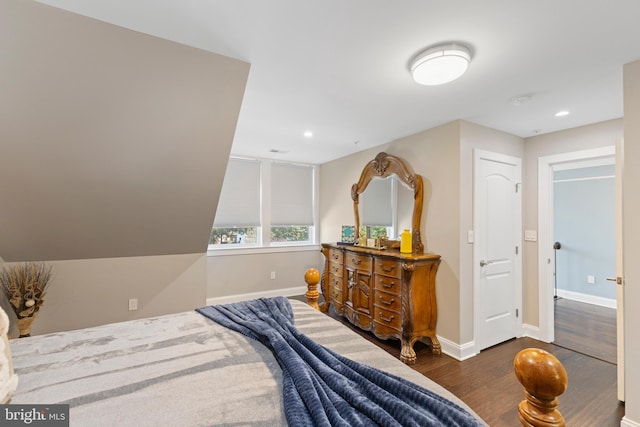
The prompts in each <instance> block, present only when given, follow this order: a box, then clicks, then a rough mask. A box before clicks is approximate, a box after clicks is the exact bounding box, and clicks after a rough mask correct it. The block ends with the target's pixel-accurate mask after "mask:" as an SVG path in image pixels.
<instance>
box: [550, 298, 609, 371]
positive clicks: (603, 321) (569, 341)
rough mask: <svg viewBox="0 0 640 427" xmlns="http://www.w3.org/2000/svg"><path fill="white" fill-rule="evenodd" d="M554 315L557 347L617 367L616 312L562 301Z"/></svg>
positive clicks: (558, 303)
mask: <svg viewBox="0 0 640 427" xmlns="http://www.w3.org/2000/svg"><path fill="white" fill-rule="evenodd" d="M554 313H555V340H554V341H553V343H554V344H556V345H558V346H560V347H564V348H568V349H570V350H573V351H577V352H579V353H583V354H586V355H588V356H591V357H595V358H597V359H601V360H604V361H605V362H609V363H614V364H615V363H616V310H615V309H613V308H607V307H601V306H597V305H592V304H585V303H582V302H578V301H572V300H569V299H566V298H559V299H557V300H555V302H554Z"/></svg>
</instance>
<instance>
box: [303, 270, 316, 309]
mask: <svg viewBox="0 0 640 427" xmlns="http://www.w3.org/2000/svg"><path fill="white" fill-rule="evenodd" d="M304 281H305V282H307V293H306V294H305V296H306V297H307V304H309V305H310V306H311V307H313V308H315V309H316V310H320V306H319V305H318V298H319V297H320V293H319V292H318V282H320V272H319V271H318V270H317V269H315V268H310V269H308V270H307V271H306V272H305V273H304Z"/></svg>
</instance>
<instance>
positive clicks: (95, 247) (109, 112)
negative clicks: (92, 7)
mask: <svg viewBox="0 0 640 427" xmlns="http://www.w3.org/2000/svg"><path fill="white" fill-rule="evenodd" d="M0 70H2V72H0V93H1V96H0V151H1V153H2V155H1V156H0V183H1V185H0V200H2V215H0V255H1V256H2V257H3V258H4V259H5V261H23V260H65V259H88V258H109V257H126V256H148V255H166V254H178V253H185V254H188V253H197V252H200V253H204V252H205V251H206V248H207V238H208V236H209V231H210V229H211V224H212V223H213V217H214V214H215V210H216V206H217V201H218V195H219V193H220V188H221V186H222V179H223V177H224V172H225V168H226V164H227V159H228V157H229V151H230V149H231V143H232V140H233V135H234V132H235V126H236V122H237V118H238V114H239V111H240V105H241V102H242V97H243V93H244V88H245V84H246V80H247V76H248V72H249V64H247V63H245V62H241V61H238V60H235V59H231V58H227V57H224V56H221V55H217V54H214V53H211V52H206V51H203V50H199V49H195V48H192V47H188V46H184V45H180V44H178V43H174V42H170V41H167V40H163V39H159V38H156V37H152V36H148V35H144V34H141V33H138V32H135V31H131V30H127V29H124V28H121V27H116V26H114V25H110V24H107V23H104V22H101V21H97V20H94V19H91V18H87V17H84V16H80V15H75V14H73V13H70V12H66V11H62V10H60V9H55V8H52V7H49V6H46V5H43V4H41V3H37V2H33V1H30V0H0Z"/></svg>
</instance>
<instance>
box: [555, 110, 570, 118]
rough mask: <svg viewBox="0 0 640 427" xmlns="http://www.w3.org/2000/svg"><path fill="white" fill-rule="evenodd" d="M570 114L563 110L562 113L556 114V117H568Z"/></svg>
mask: <svg viewBox="0 0 640 427" xmlns="http://www.w3.org/2000/svg"><path fill="white" fill-rule="evenodd" d="M568 115H569V112H568V111H567V110H562V111H558V112H557V113H556V117H564V116H568Z"/></svg>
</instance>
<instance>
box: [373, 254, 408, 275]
mask: <svg viewBox="0 0 640 427" xmlns="http://www.w3.org/2000/svg"><path fill="white" fill-rule="evenodd" d="M375 273H377V274H384V275H385V276H391V277H397V278H400V277H402V263H401V262H398V261H394V260H390V259H386V258H378V259H376V262H375Z"/></svg>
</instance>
